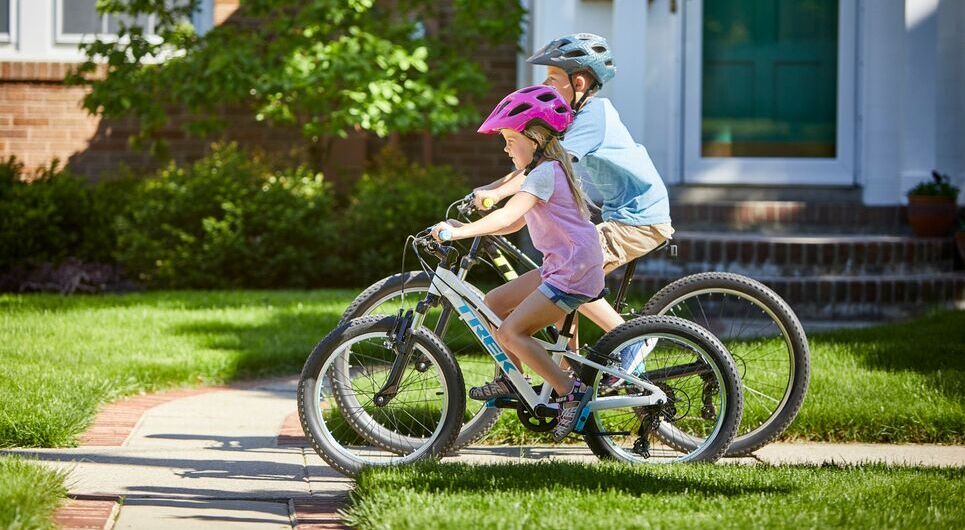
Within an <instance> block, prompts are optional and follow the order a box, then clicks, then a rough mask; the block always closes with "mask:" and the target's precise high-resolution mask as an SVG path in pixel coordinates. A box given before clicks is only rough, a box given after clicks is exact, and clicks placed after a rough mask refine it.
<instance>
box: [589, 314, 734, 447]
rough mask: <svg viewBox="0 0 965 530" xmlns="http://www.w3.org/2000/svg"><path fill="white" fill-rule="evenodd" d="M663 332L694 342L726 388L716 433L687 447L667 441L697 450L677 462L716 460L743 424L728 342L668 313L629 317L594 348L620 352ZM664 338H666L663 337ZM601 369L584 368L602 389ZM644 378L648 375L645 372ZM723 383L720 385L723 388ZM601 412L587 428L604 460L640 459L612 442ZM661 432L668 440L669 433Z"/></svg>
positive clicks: (602, 353) (609, 353) (591, 444)
mask: <svg viewBox="0 0 965 530" xmlns="http://www.w3.org/2000/svg"><path fill="white" fill-rule="evenodd" d="M644 335H646V336H651V337H652V336H663V337H678V338H679V340H681V341H682V342H683V343H684V344H691V345H693V347H694V350H695V351H696V352H698V355H699V352H704V353H706V356H705V357H703V361H704V362H706V363H707V364H708V365H709V366H711V372H712V373H714V374H717V376H718V379H717V384H718V385H720V387H722V388H723V393H724V396H725V398H724V400H722V403H723V404H724V406H722V407H721V409H723V410H721V413H720V416H719V417H720V420H719V424H718V425H717V428H716V430H715V433H716V434H714V433H712V434H711V436H709V437H707V438H705V439H704V440H705V441H704V443H703V444H702V445H700V446H691V447H687V446H685V445H683V444H667V445H668V446H671V447H672V448H673V449H675V450H677V451H681V452H684V451H688V452H689V451H694V450H695V449H696V450H697V452H694V453H690V454H688V455H686V456H684V457H683V458H681V459H679V460H675V461H676V462H687V463H696V462H715V461H717V460H718V459H720V458H721V457H723V456H724V455H725V454H726V452H727V448H728V447H729V446H730V444H731V442H732V441H733V440H734V437H735V436H736V434H737V429H738V427H739V425H740V420H741V414H742V411H743V395H742V393H741V389H740V388H741V384H740V376H739V375H738V373H737V367H736V366H735V365H734V361H733V359H731V357H730V354H729V353H728V352H727V349H726V348H724V345H723V344H721V343H720V341H719V340H717V338H716V337H714V335H713V334H711V333H710V332H709V331H707V330H705V329H704V328H702V327H700V326H698V325H696V324H694V323H693V322H689V321H687V320H684V319H680V318H675V317H666V316H641V317H637V318H634V319H632V320H629V321H627V322H625V323H623V324H621V325H619V326H617V327H616V328H614V329H613V330H611V331H610V332H609V333H607V334H606V335H604V336H603V337H602V338H600V340H599V341H598V342H597V343H596V345H595V346H594V347H593V350H594V351H595V352H596V353H597V354H598V355H599V356H601V357H611V358H612V357H614V356H618V354H617V352H618V351H619V348H622V347H623V345H625V344H626V343H627V342H632V341H633V340H634V339H635V338H638V337H641V336H644ZM661 340H663V339H661ZM597 375H598V370H597V369H596V368H592V367H589V366H584V367H583V368H582V371H581V378H582V380H583V381H585V382H588V383H590V382H593V383H594V384H592V387H593V388H594V389H598V388H599V385H598V384H597V383H598V381H597V379H598V378H597ZM641 377H642V378H646V377H647V373H646V372H644V373H643V374H642V375H641ZM720 387H719V388H720ZM596 416H597V414H596V413H591V414H590V415H589V418H588V420H587V423H586V428H585V430H584V432H585V434H584V437H583V438H584V441H585V442H586V444H587V445H588V446H589V447H590V450H591V451H593V453H594V454H595V455H597V457H599V458H601V459H604V460H611V459H617V460H621V461H625V462H630V463H636V462H637V460H635V459H632V458H630V457H629V456H628V455H627V454H625V453H626V451H619V450H617V448H616V447H615V445H616V444H614V443H611V442H609V441H608V440H609V439H610V438H611V436H608V435H606V434H603V433H605V431H601V426H600V423H599V422H598V421H597V417H596ZM659 433H660V431H659V430H658V431H657V436H659V437H660V438H661V439H662V440H663V441H664V442H666V439H667V438H672V437H667V436H660V434H659Z"/></svg>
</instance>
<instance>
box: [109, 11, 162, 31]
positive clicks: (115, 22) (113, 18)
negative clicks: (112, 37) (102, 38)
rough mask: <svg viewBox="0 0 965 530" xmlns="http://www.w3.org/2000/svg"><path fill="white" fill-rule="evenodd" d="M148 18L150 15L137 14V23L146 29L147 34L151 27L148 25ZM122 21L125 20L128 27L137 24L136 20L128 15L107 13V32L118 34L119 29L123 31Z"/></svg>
mask: <svg viewBox="0 0 965 530" xmlns="http://www.w3.org/2000/svg"><path fill="white" fill-rule="evenodd" d="M147 20H148V15H143V14H142V15H138V16H137V23H136V25H137V26H140V27H141V28H143V29H144V34H145V35H146V34H147V33H148V30H149V29H151V28H149V27H148V25H147ZM121 21H123V22H124V25H125V26H127V27H131V26H132V25H135V24H134V20H133V19H132V18H131V17H130V16H128V15H107V32H108V33H113V34H117V33H118V32H119V31H121V24H120V22H121Z"/></svg>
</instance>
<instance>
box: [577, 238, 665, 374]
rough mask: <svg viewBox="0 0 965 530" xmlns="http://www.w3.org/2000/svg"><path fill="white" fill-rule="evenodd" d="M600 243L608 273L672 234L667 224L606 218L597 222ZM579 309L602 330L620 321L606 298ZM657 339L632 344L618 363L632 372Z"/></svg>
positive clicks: (610, 328)
mask: <svg viewBox="0 0 965 530" xmlns="http://www.w3.org/2000/svg"><path fill="white" fill-rule="evenodd" d="M597 231H598V232H599V234H600V245H601V247H602V248H603V260H604V262H603V272H604V274H610V273H611V272H613V271H614V270H615V269H617V268H618V267H620V266H622V265H624V264H626V263H628V262H630V261H631V260H634V259H636V258H639V257H640V256H643V255H645V254H647V253H648V252H650V251H652V250H653V249H655V248H657V247H658V246H659V245H660V244H661V243H663V242H664V241H666V240H667V239H668V238H669V237H670V236H671V235H673V231H674V230H673V228H672V227H671V226H670V225H669V224H661V225H648V226H630V225H625V224H623V223H620V222H616V221H606V222H603V223H600V224H599V225H597ZM580 313H582V314H584V315H586V316H587V317H588V318H589V319H590V320H592V321H593V323H594V324H596V325H597V326H600V329H602V330H603V331H604V333H609V332H610V331H611V330H613V328H615V327H617V326H619V325H620V324H623V323H624V322H625V321H624V319H623V317H622V316H621V315H620V314H619V313H617V312H616V310H615V309H613V306H611V305H610V303H609V302H607V301H606V300H597V301H595V302H593V303H590V304H583V305H582V306H580ZM655 345H656V341H650V340H648V341H646V342H645V343H638V344H631V345H630V346H627V347H626V348H624V349H623V350H622V351H621V352H620V367H621V368H622V369H623V370H625V371H627V372H635V371H637V369H638V368H640V367H641V366H642V362H643V360H644V359H645V358H646V356H647V355H649V353H650V352H651V351H652V350H653V348H654V346H655ZM619 383H620V380H619V379H617V378H616V377H614V376H610V375H608V376H606V377H604V378H603V385H604V386H608V387H612V386H614V385H618V384H619Z"/></svg>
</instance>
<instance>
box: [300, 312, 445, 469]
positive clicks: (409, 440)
mask: <svg viewBox="0 0 965 530" xmlns="http://www.w3.org/2000/svg"><path fill="white" fill-rule="evenodd" d="M385 339H386V333H385V332H384V331H380V332H371V333H365V334H362V335H359V336H358V337H353V338H352V339H351V340H348V341H346V342H344V343H342V344H340V345H339V347H338V349H337V350H336V351H335V352H334V353H333V354H332V355H330V356H329V357H328V359H326V361H325V363H324V364H323V366H322V367H321V369H320V370H319V372H318V376H317V377H316V378H315V384H314V386H313V388H312V394H311V396H312V402H311V404H310V406H312V407H313V408H314V411H313V412H314V415H315V417H316V418H318V421H317V425H316V427H317V428H316V429H314V431H316V432H317V433H318V435H319V436H321V437H322V438H323V439H324V441H325V442H326V443H325V444H324V446H326V447H330V448H332V449H333V450H334V451H335V452H337V453H338V455H339V456H341V457H342V458H346V459H348V460H350V461H352V462H354V463H356V464H361V465H366V466H384V465H395V464H405V463H409V462H413V461H416V460H418V459H420V458H422V457H424V456H425V455H426V453H427V452H429V451H430V450H431V449H432V447H433V444H434V443H435V441H436V440H437V439H438V437H439V435H440V433H441V432H442V429H443V427H444V425H445V422H446V421H445V420H446V418H447V417H448V414H449V397H450V396H449V392H448V383H449V382H448V381H447V379H446V375H445V372H444V371H443V370H442V369H441V368H440V367H439V365H438V362H437V361H436V360H435V359H434V358H433V357H432V356H427V358H428V359H429V363H430V367H429V369H428V370H426V371H425V372H417V373H421V374H430V373H431V375H432V376H434V377H435V378H436V379H437V381H438V384H432V385H428V386H419V385H417V383H418V381H419V380H420V378H419V377H418V376H413V375H412V373H413V372H416V371H415V370H413V369H412V368H411V367H410V368H409V369H407V371H406V372H405V373H404V374H403V378H402V380H401V382H400V384H399V387H400V391H399V395H398V396H396V398H395V399H393V400H392V401H391V402H390V403H389V404H388V405H387V406H386V407H381V408H378V409H376V408H375V407H374V405H373V397H374V394H375V392H376V391H377V390H378V389H380V388H381V386H382V383H384V381H385V376H387V375H388V367H389V366H391V360H386V358H385V356H384V355H377V356H371V355H367V356H368V357H370V358H372V359H373V362H371V363H369V364H368V365H365V364H364V363H360V362H355V363H353V362H352V359H356V360H358V359H360V358H361V357H362V355H364V354H361V355H360V354H359V353H358V352H356V351H355V350H357V349H359V345H360V344H361V343H363V342H364V341H377V342H383V343H384V341H385ZM365 350H366V351H369V349H368V348H366V349H365ZM389 351H391V350H389ZM416 351H418V352H419V353H427V352H426V350H425V348H423V347H422V346H420V345H418V343H417V345H416ZM347 355H352V356H353V357H352V358H350V359H348V361H347V362H346V363H341V362H340V359H341V358H342V357H345V356H347ZM337 364H338V365H342V369H344V367H345V366H347V367H348V369H349V371H348V373H342V374H340V375H339V380H340V381H342V382H345V381H348V382H349V383H350V385H351V387H352V388H353V389H355V391H356V397H355V398H354V399H353V400H352V401H354V403H355V404H357V405H354V404H353V405H350V406H352V407H359V408H358V409H357V410H353V411H352V418H351V420H349V419H346V418H345V417H344V416H345V413H344V411H343V410H342V405H340V404H339V403H338V400H336V399H335V397H334V388H335V386H336V385H337V384H339V383H336V384H333V380H332V379H333V373H334V371H335V370H336V369H338V366H337ZM379 376H381V377H379ZM413 377H416V379H412V378H413ZM359 380H361V381H359ZM421 380H423V381H428V376H426V377H424V378H421ZM407 389H411V391H408V392H407ZM359 395H364V396H365V397H364V398H363V399H358V396H359ZM420 395H421V396H426V395H433V396H435V397H438V399H436V400H434V404H429V405H427V404H422V405H414V404H415V403H419V400H418V397H420ZM393 403H394V404H395V405H394V406H395V408H396V409H398V410H399V411H400V414H399V416H398V417H397V420H396V421H394V422H393V420H392V418H391V412H390V410H389V407H393ZM434 411H437V412H438V414H434V416H438V419H436V420H434V421H432V420H430V419H428V418H431V417H432V416H430V415H427V414H425V413H426V412H428V413H429V414H432V412H434ZM376 416H378V418H376ZM352 421H366V422H369V423H368V428H369V429H373V430H374V429H375V428H378V429H379V431H380V432H381V433H382V435H383V436H385V435H386V433H387V432H389V431H391V430H392V429H395V430H396V431H397V434H396V438H397V445H399V446H406V445H407V446H408V452H405V453H403V454H399V453H398V452H396V451H387V450H385V448H383V447H378V446H373V445H365V444H364V443H363V442H364V439H360V437H359V433H358V429H356V428H355V427H353V426H352ZM429 422H431V423H430V424H428V425H427V423H429ZM387 424H390V425H387ZM432 424H434V427H433V425H432ZM413 434H417V435H424V436H413ZM403 440H405V441H406V442H405V444H403V442H402V441H403Z"/></svg>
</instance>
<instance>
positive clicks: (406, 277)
mask: <svg viewBox="0 0 965 530" xmlns="http://www.w3.org/2000/svg"><path fill="white" fill-rule="evenodd" d="M431 281H432V280H431V278H430V277H429V275H428V274H426V273H425V272H423V271H409V272H405V273H400V274H393V275H392V276H388V277H386V278H383V279H381V280H379V281H377V282H375V283H374V284H372V285H371V286H369V287H368V288H366V289H365V290H364V291H362V293H361V294H359V295H358V296H357V297H355V300H353V301H352V303H351V304H349V306H348V307H347V308H346V309H345V312H344V313H343V314H342V319H341V321H340V322H339V323H340V324H343V323H345V322H348V321H349V320H351V319H353V318H358V317H362V316H366V315H368V314H369V312H370V311H372V310H373V309H374V308H376V307H378V306H379V305H380V304H382V303H384V302H385V301H386V300H388V299H391V298H392V297H393V296H395V295H398V294H401V292H402V287H403V285H404V286H405V289H406V292H407V293H408V292H409V291H412V295H413V300H414V301H415V300H417V299H419V298H420V294H419V293H424V292H425V291H426V290H428V289H429V285H430V284H431ZM476 294H477V295H478V296H479V297H480V298H482V297H483V294H482V293H481V292H478V291H477V293H476ZM406 296H409V295H408V294H407V295H406ZM441 303H443V304H446V305H448V301H446V300H443V301H442V302H441ZM452 325H457V326H464V325H465V324H464V323H463V322H462V320H460V319H459V317H458V316H457V315H456V314H455V313H453V314H452V316H451V321H450V326H452ZM467 330H468V328H467ZM440 339H441V340H442V341H443V342H445V337H440ZM457 362H458V358H457ZM493 371H494V375H499V373H500V372H499V368H498V367H496V366H495V363H494V364H493ZM339 405H340V406H342V403H340V404H339ZM501 412H502V410H501V409H498V408H490V407H485V406H484V407H482V408H480V410H479V411H478V412H477V413H476V414H474V415H473V417H472V418H470V419H469V420H467V421H466V422H465V423H464V424H463V426H462V428H461V429H460V431H459V436H458V437H457V438H456V441H455V443H454V444H453V445H452V447H451V448H450V451H451V452H455V451H458V450H459V449H462V448H463V447H466V446H468V445H471V444H473V443H475V442H477V441H478V440H480V439H481V438H483V437H484V436H486V435H487V434H489V431H491V430H492V428H493V426H494V425H496V422H497V421H498V420H499V415H500V413H501ZM358 423H359V425H360V427H359V428H360V429H362V430H363V431H365V429H364V427H362V426H363V425H364V422H358ZM359 434H360V435H362V436H363V437H365V438H366V439H367V440H369V441H370V442H371V443H373V444H377V445H379V446H381V447H384V448H385V449H388V450H399V449H403V447H401V446H400V445H399V444H398V442H397V441H396V440H394V439H392V438H387V437H380V436H379V435H378V433H377V432H359Z"/></svg>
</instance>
